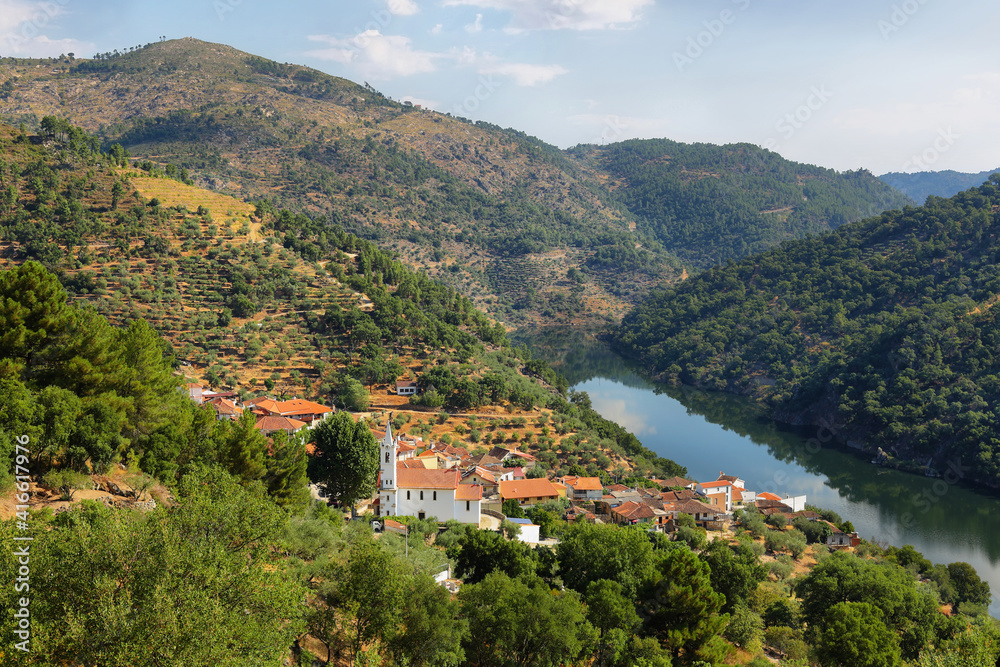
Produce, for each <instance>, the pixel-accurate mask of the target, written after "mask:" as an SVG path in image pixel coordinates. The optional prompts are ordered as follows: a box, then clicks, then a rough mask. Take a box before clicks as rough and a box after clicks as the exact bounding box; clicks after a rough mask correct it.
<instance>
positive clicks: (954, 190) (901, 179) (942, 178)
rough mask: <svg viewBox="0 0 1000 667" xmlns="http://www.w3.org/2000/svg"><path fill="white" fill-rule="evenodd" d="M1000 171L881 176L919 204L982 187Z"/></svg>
mask: <svg viewBox="0 0 1000 667" xmlns="http://www.w3.org/2000/svg"><path fill="white" fill-rule="evenodd" d="M997 171H1000V169H991V170H988V171H981V172H979V173H978V174H966V173H962V172H959V171H952V170H951V169H948V170H946V171H921V172H918V173H915V174H904V173H900V172H890V173H888V174H882V175H881V176H879V177H878V178H879V180H880V181H882V182H883V183H886V184H888V185H891V186H892V187H894V188H896V189H897V190H899V191H900V192H902V193H903V194H905V195H907V196H909V197H910V198H911V199H912V200H913V201H915V202H917V203H918V204H921V203H923V202H924V201H926V199H927V198H928V197H930V196H931V195H934V196H935V197H951V196H954V195H957V194H958V193H959V192H962V191H963V190H968V189H969V188H974V187H976V186H978V185H982V184H983V183H984V182H985V181H986V180H988V179H989V177H990V175H991V174H993V173H995V172H997Z"/></svg>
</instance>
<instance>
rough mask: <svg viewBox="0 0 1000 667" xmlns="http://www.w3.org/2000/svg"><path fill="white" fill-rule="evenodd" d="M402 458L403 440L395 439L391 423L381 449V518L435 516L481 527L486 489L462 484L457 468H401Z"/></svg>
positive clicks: (386, 429)
mask: <svg viewBox="0 0 1000 667" xmlns="http://www.w3.org/2000/svg"><path fill="white" fill-rule="evenodd" d="M398 457H399V439H398V438H394V437H392V425H391V424H389V423H388V422H387V423H386V425H385V437H384V438H382V443H381V445H380V447H379V464H380V470H379V508H378V514H379V516H415V517H417V518H419V519H425V518H427V517H435V518H437V519H438V520H440V521H448V520H449V519H457V520H458V521H461V522H462V523H471V524H474V525H477V526H478V525H479V520H480V517H481V516H482V515H481V505H482V500H483V487H482V486H480V485H478V484H461V483H460V482H461V481H462V478H461V474H460V473H459V471H458V469H457V468H448V469H444V470H428V469H425V468H398V466H397V465H396V463H397V459H398Z"/></svg>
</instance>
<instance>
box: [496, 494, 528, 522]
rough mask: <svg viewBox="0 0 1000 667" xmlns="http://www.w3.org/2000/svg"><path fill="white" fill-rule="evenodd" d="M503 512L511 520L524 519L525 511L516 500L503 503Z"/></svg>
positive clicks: (511, 499)
mask: <svg viewBox="0 0 1000 667" xmlns="http://www.w3.org/2000/svg"><path fill="white" fill-rule="evenodd" d="M501 511H502V512H503V514H504V515H506V516H507V518H509V519H523V518H524V510H523V509H522V508H521V505H520V504H519V503H518V502H517V500H516V499H515V498H508V499H507V500H505V501H503V506H502V509H501Z"/></svg>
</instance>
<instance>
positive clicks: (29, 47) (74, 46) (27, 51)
mask: <svg viewBox="0 0 1000 667" xmlns="http://www.w3.org/2000/svg"><path fill="white" fill-rule="evenodd" d="M61 4H63V3H57V2H42V3H27V2H22V1H21V0H0V52H2V53H5V54H7V55H12V56H18V57H22V58H26V57H33V58H41V57H51V56H58V55H59V54H61V53H74V54H76V55H78V56H83V55H85V54H86V55H89V54H90V52H91V51H93V49H94V45H93V44H92V43H89V42H82V41H80V40H77V39H51V38H49V37H48V36H47V35H46V34H45V30H46V29H47V28H50V27H51V26H52V24H53V23H54V21H55V19H56V18H57V17H59V16H61V15H63V14H65V13H66V12H65V10H64V9H63V7H61V6H60V5H61Z"/></svg>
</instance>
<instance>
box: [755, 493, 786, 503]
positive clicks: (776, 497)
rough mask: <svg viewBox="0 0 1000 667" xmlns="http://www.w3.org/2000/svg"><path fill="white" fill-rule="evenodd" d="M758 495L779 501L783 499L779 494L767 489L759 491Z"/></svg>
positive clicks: (765, 498) (764, 498)
mask: <svg viewBox="0 0 1000 667" xmlns="http://www.w3.org/2000/svg"><path fill="white" fill-rule="evenodd" d="M757 497H758V498H761V499H763V500H777V501H780V500H781V498H780V497H778V496H777V495H775V494H773V493H771V492H770V491H765V492H764V493H758V494H757Z"/></svg>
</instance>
